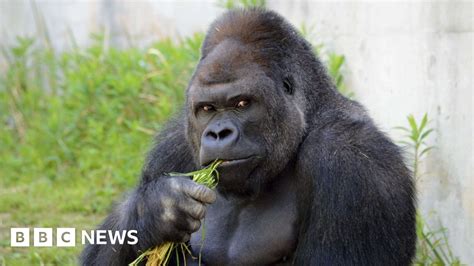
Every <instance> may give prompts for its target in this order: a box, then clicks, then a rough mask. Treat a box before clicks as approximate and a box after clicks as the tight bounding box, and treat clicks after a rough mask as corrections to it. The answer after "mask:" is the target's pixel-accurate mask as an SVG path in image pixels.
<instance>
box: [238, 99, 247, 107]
mask: <svg viewBox="0 0 474 266" xmlns="http://www.w3.org/2000/svg"><path fill="white" fill-rule="evenodd" d="M248 105H249V101H246V100H240V101H239V102H238V103H237V108H244V107H247V106H248Z"/></svg>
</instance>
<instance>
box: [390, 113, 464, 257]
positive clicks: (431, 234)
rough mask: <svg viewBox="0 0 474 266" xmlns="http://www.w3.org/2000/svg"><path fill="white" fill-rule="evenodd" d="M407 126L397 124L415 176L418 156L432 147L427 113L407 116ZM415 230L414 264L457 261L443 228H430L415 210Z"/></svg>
mask: <svg viewBox="0 0 474 266" xmlns="http://www.w3.org/2000/svg"><path fill="white" fill-rule="evenodd" d="M407 121H408V126H407V127H397V129H399V130H402V131H403V132H404V133H405V139H404V140H402V141H400V142H401V143H402V144H404V145H405V147H407V148H408V150H409V151H410V153H411V156H412V159H413V165H412V171H413V176H414V178H415V180H418V179H419V178H420V177H421V174H420V173H419V166H420V162H421V160H422V159H423V158H424V156H426V155H427V154H428V152H429V151H430V150H431V149H433V146H429V145H428V144H427V143H426V141H427V139H428V137H429V136H430V135H431V133H432V132H433V129H432V128H429V120H428V114H425V115H424V116H423V118H422V119H421V121H419V122H417V120H416V119H415V117H414V116H413V115H409V116H408V117H407ZM416 234H417V237H418V241H417V245H416V246H417V248H416V258H415V262H414V264H415V265H461V263H460V261H459V259H458V258H456V257H455V256H454V255H453V253H452V251H451V247H450V246H449V243H448V238H447V235H446V228H444V227H441V228H440V229H437V230H433V229H432V228H431V227H430V226H429V225H428V223H427V222H426V221H425V219H424V218H423V217H422V216H421V214H420V213H419V212H418V213H417V215H416Z"/></svg>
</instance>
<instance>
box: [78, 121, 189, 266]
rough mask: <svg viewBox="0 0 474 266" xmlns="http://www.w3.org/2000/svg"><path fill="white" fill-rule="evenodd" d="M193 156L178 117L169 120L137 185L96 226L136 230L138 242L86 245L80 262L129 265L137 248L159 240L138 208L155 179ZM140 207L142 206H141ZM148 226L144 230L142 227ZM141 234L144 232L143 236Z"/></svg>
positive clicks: (186, 168) (185, 166)
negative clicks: (142, 218) (144, 222)
mask: <svg viewBox="0 0 474 266" xmlns="http://www.w3.org/2000/svg"><path fill="white" fill-rule="evenodd" d="M193 168H194V167H193V159H192V158H191V152H190V151H189V148H188V145H187V144H186V140H185V137H184V127H183V125H182V123H180V121H179V120H175V121H171V122H170V123H169V124H168V127H167V128H166V129H165V130H164V131H163V132H162V133H161V134H160V135H159V136H158V138H157V144H156V145H155V147H154V148H153V149H152V150H151V151H150V153H149V155H148V159H147V162H146V163H145V166H144V169H143V172H142V178H141V181H140V184H139V185H138V187H137V188H136V189H135V190H134V191H132V192H131V193H130V194H129V196H128V197H127V198H126V199H125V201H123V202H122V203H121V204H118V205H117V206H116V207H115V209H114V210H113V211H112V213H111V214H110V215H109V216H108V217H107V218H106V219H105V221H104V222H103V224H102V225H101V226H100V228H99V229H104V230H138V241H139V243H138V244H137V245H126V244H124V245H88V246H87V247H86V248H85V249H84V251H83V253H82V255H81V263H82V265H128V263H130V262H132V261H133V260H134V259H136V257H137V255H138V254H139V253H138V251H139V250H141V251H143V250H144V249H147V248H148V247H150V246H151V245H157V244H159V241H160V240H159V239H154V238H153V237H150V236H152V235H153V233H152V232H149V230H150V229H151V228H155V227H154V226H153V225H152V224H142V222H141V221H140V219H139V212H143V211H146V210H143V207H141V206H140V205H141V204H142V203H143V202H144V200H145V197H146V196H147V195H149V194H150V193H149V191H151V190H157V189H156V187H157V184H156V181H157V180H158V179H161V178H159V177H160V176H163V174H165V173H169V172H177V171H179V172H188V171H190V170H192V169H193ZM140 208H141V209H142V210H140ZM145 230H147V231H145ZM144 234H147V235H146V236H144Z"/></svg>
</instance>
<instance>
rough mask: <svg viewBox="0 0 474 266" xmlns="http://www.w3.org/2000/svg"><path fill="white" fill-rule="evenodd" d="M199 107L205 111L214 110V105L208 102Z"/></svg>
mask: <svg viewBox="0 0 474 266" xmlns="http://www.w3.org/2000/svg"><path fill="white" fill-rule="evenodd" d="M201 109H202V110H203V111H205V112H210V111H214V110H215V108H214V106H212V105H209V104H206V105H203V106H201Z"/></svg>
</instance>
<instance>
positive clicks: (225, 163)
mask: <svg viewBox="0 0 474 266" xmlns="http://www.w3.org/2000/svg"><path fill="white" fill-rule="evenodd" d="M252 157H253V156H249V157H245V158H241V159H231V160H221V161H222V163H221V164H220V165H219V167H226V166H232V165H236V164H240V163H245V162H247V161H249V160H250V159H252Z"/></svg>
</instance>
